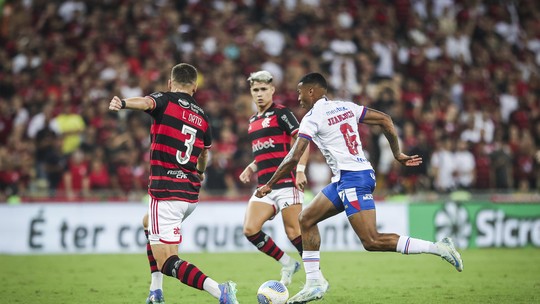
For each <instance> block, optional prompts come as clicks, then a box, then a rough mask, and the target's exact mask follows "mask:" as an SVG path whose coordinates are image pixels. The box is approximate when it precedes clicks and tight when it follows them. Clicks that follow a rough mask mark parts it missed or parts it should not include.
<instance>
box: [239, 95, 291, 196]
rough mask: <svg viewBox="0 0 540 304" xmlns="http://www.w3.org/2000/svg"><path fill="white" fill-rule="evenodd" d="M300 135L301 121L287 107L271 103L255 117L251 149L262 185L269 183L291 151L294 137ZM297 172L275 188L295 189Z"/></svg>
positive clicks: (283, 179) (251, 135) (279, 182)
mask: <svg viewBox="0 0 540 304" xmlns="http://www.w3.org/2000/svg"><path fill="white" fill-rule="evenodd" d="M296 133H298V120H297V119H296V117H295V116H294V114H293V113H292V112H291V111H290V110H289V109H287V108H285V107H283V106H280V105H276V104H272V106H271V107H270V108H269V109H268V110H266V111H265V112H264V113H262V114H261V115H258V114H255V115H253V116H252V117H251V118H250V119H249V128H248V134H249V139H250V140H251V150H252V151H253V157H254V158H255V162H256V163H257V177H258V182H259V186H261V185H264V184H266V183H267V182H268V181H269V180H270V178H271V177H272V175H274V172H276V170H277V168H278V167H279V165H280V164H281V161H282V160H283V158H285V156H287V153H289V150H290V149H291V141H292V138H293V136H294V135H295V134H296ZM295 181H296V175H295V173H294V172H292V171H291V172H290V174H288V175H286V176H285V177H284V178H282V179H281V180H279V181H278V182H277V183H276V184H275V186H274V187H273V188H274V189H281V188H285V187H294V186H295V185H294V183H295Z"/></svg>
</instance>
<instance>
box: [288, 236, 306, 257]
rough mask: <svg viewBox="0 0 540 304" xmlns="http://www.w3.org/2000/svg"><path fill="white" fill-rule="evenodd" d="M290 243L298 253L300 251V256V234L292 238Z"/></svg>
mask: <svg viewBox="0 0 540 304" xmlns="http://www.w3.org/2000/svg"><path fill="white" fill-rule="evenodd" d="M291 243H292V244H293V246H294V247H296V250H298V253H300V256H302V251H303V250H302V235H299V236H298V237H297V238H295V239H294V240H291Z"/></svg>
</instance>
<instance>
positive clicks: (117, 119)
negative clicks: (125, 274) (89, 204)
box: [0, 0, 540, 202]
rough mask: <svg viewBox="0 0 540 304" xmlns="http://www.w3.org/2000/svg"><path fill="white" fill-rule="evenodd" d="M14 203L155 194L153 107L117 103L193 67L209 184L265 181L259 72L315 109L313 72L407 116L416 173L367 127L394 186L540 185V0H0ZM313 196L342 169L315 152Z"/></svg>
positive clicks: (0, 188)
mask: <svg viewBox="0 0 540 304" xmlns="http://www.w3.org/2000/svg"><path fill="white" fill-rule="evenodd" d="M0 5H2V7H1V11H2V15H1V17H0V18H1V19H0V20H1V22H0V45H1V48H0V202H2V201H7V200H9V199H11V198H14V197H18V198H22V199H23V200H32V199H35V198H36V197H39V198H41V199H43V198H51V199H56V200H64V199H75V200H81V199H120V200H125V199H134V198H137V197H139V196H140V195H141V194H144V193H145V192H146V185H147V177H148V168H149V164H148V163H149V155H148V152H147V151H148V150H149V149H148V147H149V144H150V138H149V126H150V123H151V121H150V119H149V116H148V115H145V114H144V113H135V112H130V111H124V112H121V113H120V115H119V114H117V113H111V112H109V111H108V109H107V108H108V104H109V100H110V98H111V97H112V96H114V95H118V96H121V97H123V98H127V97H132V96H140V95H145V94H149V93H152V92H155V91H164V90H166V87H165V85H166V83H167V79H168V77H169V74H168V73H169V71H170V68H171V67H172V66H173V65H174V64H176V63H179V62H188V63H190V64H193V65H194V66H196V67H197V68H198V69H199V72H200V74H201V76H202V77H201V78H200V80H199V83H200V84H199V90H198V91H197V93H196V95H195V97H196V99H197V100H198V101H199V102H200V104H201V106H202V107H203V108H204V109H205V111H207V113H208V115H209V117H210V119H211V123H212V131H213V135H214V143H213V147H212V149H211V151H212V153H211V161H210V162H209V165H208V169H207V175H206V176H207V179H206V181H205V184H204V188H203V190H204V191H203V193H204V194H205V195H217V196H220V197H228V198H236V197H239V196H244V195H246V194H249V193H251V191H252V190H253V188H254V187H255V186H256V185H254V184H251V185H247V186H246V185H243V184H242V183H240V182H239V180H238V176H239V174H240V173H241V171H242V169H243V168H244V167H245V166H246V165H247V164H248V163H249V162H250V160H251V159H252V158H251V147H250V145H251V144H250V142H249V141H248V138H247V126H248V119H249V117H250V116H251V115H252V114H253V113H254V108H253V105H252V101H251V97H250V94H249V86H248V83H247V81H246V78H247V77H248V75H249V73H250V72H254V71H257V70H260V69H265V70H268V71H270V72H271V73H272V74H273V75H274V82H275V85H276V87H277V90H276V94H275V95H274V97H275V102H276V103H278V104H284V105H287V106H288V107H290V108H291V109H292V110H293V112H294V113H295V114H296V115H297V117H298V119H301V118H302V116H303V115H304V111H303V110H302V109H301V108H300V107H299V105H298V101H297V92H296V85H297V82H298V80H299V78H300V77H301V76H302V75H303V74H305V73H307V72H312V71H319V72H322V73H324V74H325V75H327V76H328V79H329V80H330V85H331V88H330V89H331V90H330V92H331V93H330V94H331V95H332V97H333V98H334V99H339V98H342V99H351V100H354V101H356V102H359V103H361V104H363V105H366V106H368V107H372V108H375V109H379V110H382V111H385V112H387V113H389V114H391V116H392V118H393V120H394V123H395V124H396V125H397V127H398V128H399V131H400V136H401V141H402V147H403V151H404V152H405V153H408V154H419V155H421V156H422V157H423V158H424V163H423V165H422V166H420V167H416V168H408V169H402V168H401V167H400V166H399V164H398V163H397V162H395V161H394V159H393V156H392V153H391V151H390V149H389V147H388V146H387V141H386V140H385V139H384V136H383V135H382V132H381V131H380V130H378V129H376V128H368V127H365V126H363V127H362V132H363V134H362V143H363V148H364V150H365V151H366V152H367V155H369V158H370V160H371V162H372V164H373V165H374V167H375V170H376V171H377V173H378V181H377V183H378V184H377V189H376V193H378V194H379V195H385V194H391V193H417V192H422V191H434V192H438V193H447V192H449V191H452V190H455V189H468V190H471V191H488V190H491V189H496V190H497V191H517V190H519V191H538V189H540V152H539V151H540V2H538V1H535V0H518V1H505V0H502V1H495V0H486V1H480V0H433V1H431V0H393V1H390V0H387V1H384V0H361V1H360V0H332V1H330V0H282V1H279V0H231V1H218V0H213V1H197V0H184V1H172V0H170V1H167V0H154V1H151V0H138V1H136V0H118V1H115V0H95V1H72V0H68V1H49V0H11V1H10V0H5V1H0ZM307 173H308V180H309V181H310V183H311V189H312V191H318V190H319V189H320V188H321V186H322V185H324V184H325V183H326V182H327V181H328V180H329V177H330V172H329V170H328V168H327V167H326V165H325V164H324V160H323V159H322V156H321V155H320V154H318V152H316V149H314V152H313V154H312V155H311V158H310V162H309V164H308V170H307Z"/></svg>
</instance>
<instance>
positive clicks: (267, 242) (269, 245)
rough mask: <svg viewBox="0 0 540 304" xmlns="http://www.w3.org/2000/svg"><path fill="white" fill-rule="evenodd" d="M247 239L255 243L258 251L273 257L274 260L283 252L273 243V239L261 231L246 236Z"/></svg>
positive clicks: (279, 257) (277, 259)
mask: <svg viewBox="0 0 540 304" xmlns="http://www.w3.org/2000/svg"><path fill="white" fill-rule="evenodd" d="M247 239H248V240H249V241H250V242H251V243H252V244H253V245H255V247H257V249H259V251H261V252H264V253H266V254H267V255H269V256H271V257H273V258H274V259H276V261H279V259H281V257H282V256H283V254H284V252H283V251H282V250H281V249H279V247H278V246H277V245H276V244H275V243H274V240H272V238H271V237H270V236H268V235H266V233H264V232H262V231H259V232H257V233H255V234H254V235H251V236H248V237H247Z"/></svg>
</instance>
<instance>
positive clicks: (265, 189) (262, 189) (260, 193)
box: [255, 185, 272, 198]
mask: <svg viewBox="0 0 540 304" xmlns="http://www.w3.org/2000/svg"><path fill="white" fill-rule="evenodd" d="M270 192H272V188H270V187H269V186H268V185H264V186H261V187H259V188H258V189H257V191H255V196H256V197H258V198H263V197H265V196H266V195H267V194H268V193H270Z"/></svg>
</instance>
